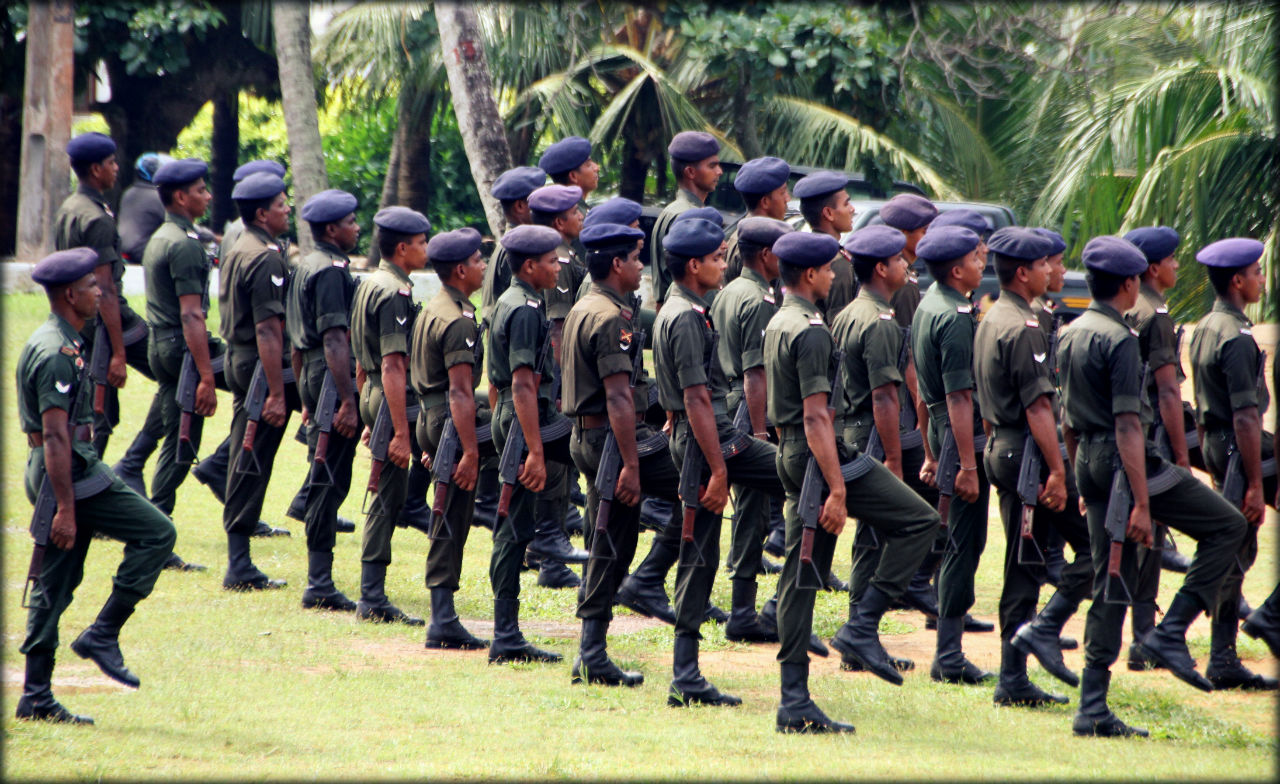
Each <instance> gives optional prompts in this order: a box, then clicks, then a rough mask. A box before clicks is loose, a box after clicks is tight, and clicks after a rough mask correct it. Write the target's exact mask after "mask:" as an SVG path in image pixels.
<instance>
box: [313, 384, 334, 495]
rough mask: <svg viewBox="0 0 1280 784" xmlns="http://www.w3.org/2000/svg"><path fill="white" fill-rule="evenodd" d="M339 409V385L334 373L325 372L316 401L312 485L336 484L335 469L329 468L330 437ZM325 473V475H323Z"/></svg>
mask: <svg viewBox="0 0 1280 784" xmlns="http://www.w3.org/2000/svg"><path fill="white" fill-rule="evenodd" d="M337 408H338V385H337V382H335V381H334V380H333V373H332V372H330V371H329V370H326V371H325V372H324V380H323V381H322V382H320V396H319V397H318V398H317V399H316V410H315V415H314V417H313V420H314V422H315V424H316V428H317V430H318V431H319V432H318V433H317V435H316V452H315V457H314V458H313V459H312V468H311V483H312V484H314V485H318V486H321V487H326V486H332V485H333V483H334V476H333V469H332V468H330V467H329V458H328V454H329V436H330V434H331V433H332V432H333V417H334V413H335V412H336V411H337ZM321 472H323V474H322V473H321Z"/></svg>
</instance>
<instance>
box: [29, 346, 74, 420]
mask: <svg viewBox="0 0 1280 784" xmlns="http://www.w3.org/2000/svg"><path fill="white" fill-rule="evenodd" d="M78 375H79V374H78V373H77V372H76V366H75V360H73V359H72V358H71V357H68V356H67V355H65V354H63V353H61V352H59V353H57V354H54V355H53V356H50V357H49V358H47V359H45V360H44V361H43V362H41V363H40V366H39V367H37V368H36V372H35V378H36V389H37V390H39V393H38V399H37V401H36V403H37V407H38V408H39V410H40V413H41V414H44V412H46V411H48V410H49V409H51V408H61V409H62V410H63V411H67V412H70V411H71V402H72V400H73V398H74V395H75V394H76V392H77V390H76V389H75V386H76V378H77V376H78Z"/></svg>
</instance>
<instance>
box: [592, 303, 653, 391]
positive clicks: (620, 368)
mask: <svg viewBox="0 0 1280 784" xmlns="http://www.w3.org/2000/svg"><path fill="white" fill-rule="evenodd" d="M633 337H634V336H633V333H632V329H631V322H629V321H627V320H626V319H624V318H622V316H621V315H614V316H611V317H610V318H609V319H608V320H606V321H604V322H603V323H601V324H600V325H599V326H598V327H597V328H596V329H595V330H594V334H593V335H592V339H591V348H592V351H593V352H594V353H595V357H596V374H597V375H598V376H600V378H601V379H606V378H608V377H609V376H613V375H617V374H618V373H627V374H628V375H629V374H630V373H631V364H632V363H631V354H630V353H629V352H630V350H631V349H632V348H633V346H632V338H633ZM636 350H637V351H643V350H644V347H643V346H640V347H636Z"/></svg>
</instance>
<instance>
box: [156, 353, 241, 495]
mask: <svg viewBox="0 0 1280 784" xmlns="http://www.w3.org/2000/svg"><path fill="white" fill-rule="evenodd" d="M149 351H150V353H149V356H148V361H149V362H150V365H151V373H152V375H153V376H154V377H155V379H156V383H157V384H159V388H158V389H157V390H156V394H155V397H154V398H152V400H151V409H150V411H148V413H147V420H148V421H150V420H151V418H152V417H153V416H154V417H155V418H156V419H157V421H159V422H160V429H159V431H158V434H159V438H158V439H157V440H161V439H163V440H162V441H161V443H160V456H159V458H158V459H157V460H156V473H155V476H153V477H152V479H151V503H153V504H155V505H156V506H157V507H159V509H160V511H162V512H164V513H165V514H168V515H172V514H173V507H174V504H175V503H177V497H178V488H179V487H181V486H182V482H183V481H184V480H185V479H186V478H187V473H188V472H189V471H190V470H191V464H190V463H180V462H178V457H179V455H178V433H179V429H180V427H181V425H182V408H181V407H180V406H179V405H178V400H177V397H176V395H177V391H178V378H179V376H180V375H181V373H182V358H183V356H184V355H185V354H186V351H187V343H186V341H185V340H184V339H183V337H182V335H181V334H176V335H173V336H171V337H167V338H164V339H162V340H155V339H154V338H153V339H152V340H151V341H150V349H149ZM225 352H226V346H225V345H224V344H223V343H222V341H221V340H218V339H217V338H215V337H213V336H212V335H211V336H209V356H210V357H211V358H212V357H216V356H221V355H223V354H224V353H225ZM214 383H215V384H216V385H217V386H218V388H220V389H226V388H227V381H226V376H225V374H223V373H218V374H215V376H214ZM203 433H204V417H202V416H192V417H191V446H192V447H193V448H194V449H195V450H196V454H199V452H200V437H201V435H202V434H203Z"/></svg>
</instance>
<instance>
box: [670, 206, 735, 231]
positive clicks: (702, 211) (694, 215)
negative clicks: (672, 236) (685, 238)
mask: <svg viewBox="0 0 1280 784" xmlns="http://www.w3.org/2000/svg"><path fill="white" fill-rule="evenodd" d="M685 220H705V221H711V222H712V223H714V224H715V225H717V226H719V227H720V228H722V229H723V228H724V216H723V215H721V214H720V210H717V209H716V208H715V207H694V208H693V209H691V210H685V211H684V212H682V213H680V214H679V215H677V216H676V217H675V219H674V220H673V221H671V225H673V226H674V225H675V224H677V223H679V222H680V221H685Z"/></svg>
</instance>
